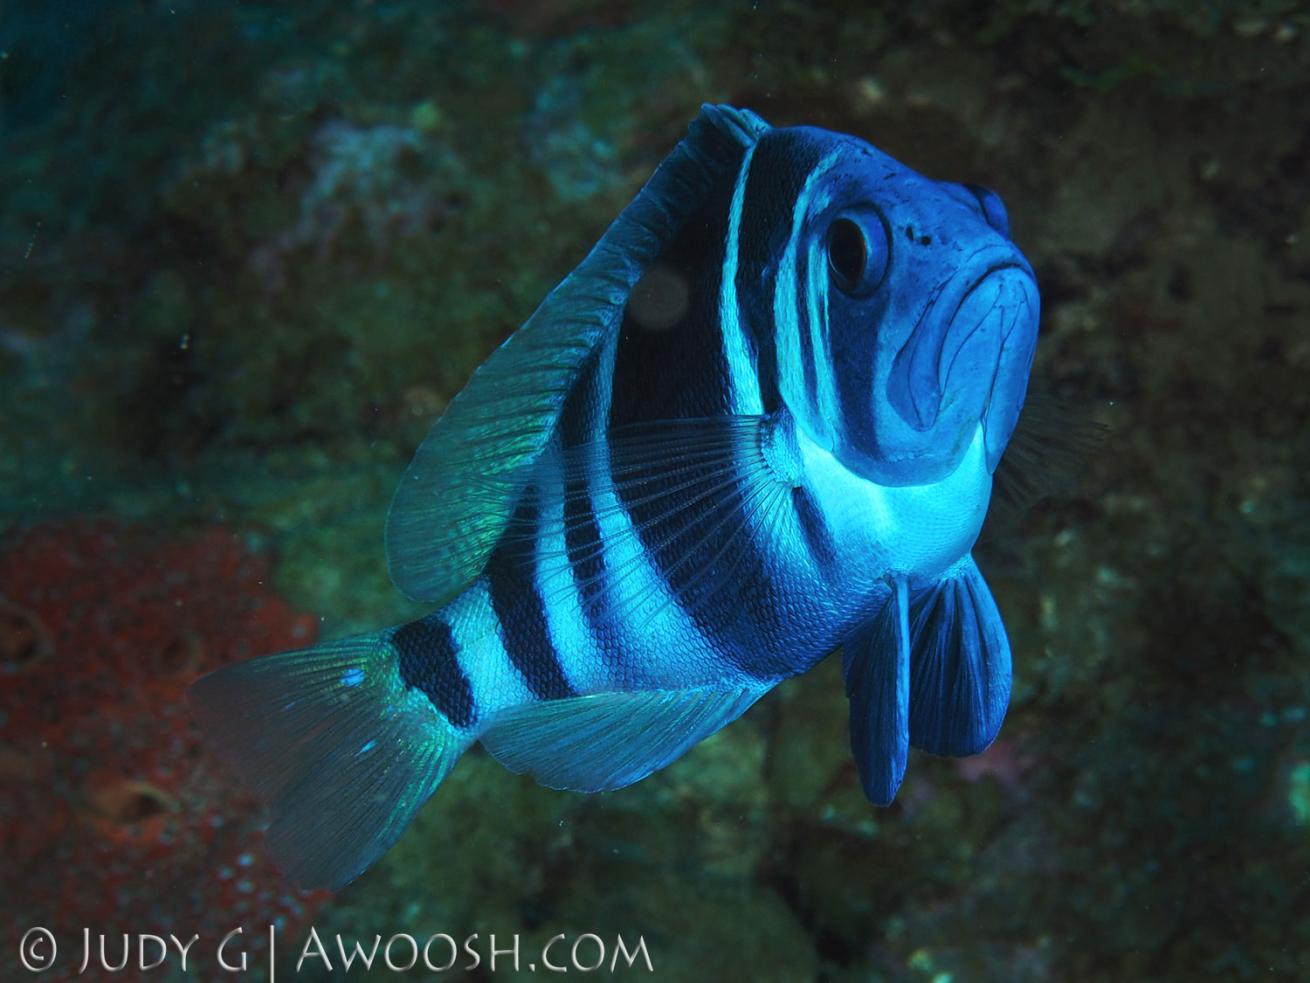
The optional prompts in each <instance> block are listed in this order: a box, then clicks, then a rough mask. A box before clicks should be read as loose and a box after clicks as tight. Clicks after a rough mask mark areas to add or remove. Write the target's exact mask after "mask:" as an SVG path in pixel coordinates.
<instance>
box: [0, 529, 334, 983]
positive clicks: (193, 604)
mask: <svg viewBox="0 0 1310 983" xmlns="http://www.w3.org/2000/svg"><path fill="white" fill-rule="evenodd" d="M268 572H269V571H268V563H267V561H266V560H265V559H264V558H261V557H258V556H255V555H253V554H251V553H250V552H248V551H247V550H246V549H245V548H243V546H242V545H241V543H240V541H239V539H238V538H237V537H236V536H235V535H234V534H233V533H231V532H229V531H225V530H221V529H214V530H209V531H203V532H198V533H192V534H188V535H185V536H181V537H178V538H169V537H166V536H163V535H160V534H159V533H156V532H152V531H146V530H142V529H140V528H134V527H131V526H125V525H122V524H121V523H117V522H110V521H94V520H77V521H69V522H63V523H57V524H47V525H41V526H37V527H34V528H31V529H26V530H24V531H22V532H20V533H18V534H16V535H14V536H11V537H10V538H9V539H8V540H7V541H6V542H5V543H4V544H3V547H2V548H0V646H3V648H2V649H0V658H2V659H3V663H2V665H0V838H3V841H4V843H5V864H4V867H3V870H2V871H0V891H3V894H4V897H5V898H6V899H7V901H8V902H9V904H7V905H6V910H5V911H4V912H3V921H2V923H0V924H2V926H3V927H2V928H0V931H4V932H5V933H6V934H7V935H11V936H12V937H13V938H15V939H17V937H18V936H19V935H20V934H21V933H22V931H24V930H25V929H26V928H27V927H29V926H30V925H43V926H46V927H48V928H50V929H51V930H52V931H55V932H57V933H59V935H60V937H62V938H63V939H64V940H65V942H66V943H67V945H68V947H69V948H71V947H72V941H71V940H73V939H75V938H77V936H78V933H80V932H81V930H82V928H83V927H84V926H90V927H92V928H93V929H94V930H95V931H103V932H106V933H111V937H113V936H112V933H119V932H130V933H138V932H142V931H149V932H151V933H154V934H158V935H163V936H166V935H167V934H168V933H169V932H176V933H178V934H179V935H180V936H181V937H182V938H184V939H185V938H187V937H189V936H190V935H191V934H192V933H199V934H200V935H201V936H202V938H205V939H206V943H205V946H203V947H198V948H197V950H196V952H195V954H194V959H193V964H194V965H196V966H197V968H198V970H199V971H201V972H212V971H214V967H213V964H212V958H213V951H214V945H215V943H216V942H217V940H218V939H219V938H221V937H222V935H223V934H225V933H226V932H227V931H229V930H230V929H231V928H234V927H236V926H237V925H243V924H244V925H246V926H247V931H250V932H251V933H252V939H251V942H250V944H249V946H247V947H246V948H247V949H248V951H250V952H252V953H256V952H258V950H259V948H260V947H261V946H262V945H264V944H266V943H265V941H264V938H263V936H262V935H261V934H259V933H260V932H261V930H262V929H263V927H264V926H265V925H268V924H270V923H276V924H278V925H282V926H285V927H286V928H287V929H288V930H299V929H300V928H301V927H302V926H304V925H306V924H307V923H308V921H309V920H310V918H311V917H312V916H313V913H314V912H315V911H316V910H317V909H318V908H319V906H320V905H321V904H322V902H323V901H324V900H325V899H326V894H325V893H324V892H316V893H305V892H300V891H297V890H295V889H294V888H292V887H291V886H289V885H287V884H286V883H285V882H284V881H283V880H282V878H281V877H280V875H279V874H278V873H277V872H276V870H274V868H273V867H272V865H271V864H270V863H269V861H268V860H267V858H266V857H265V856H264V855H263V853H262V850H261V846H260V838H261V836H262V833H261V826H260V821H261V815H260V811H259V809H258V807H257V805H256V804H255V802H254V801H253V800H252V799H251V798H249V796H247V795H245V794H244V793H242V792H241V791H240V789H239V788H237V787H236V786H234V784H233V780H232V775H231V774H230V773H229V772H228V771H227V770H226V769H225V768H223V767H220V766H218V765H217V763H216V762H213V761H212V760H210V759H209V758H208V757H206V756H204V755H202V753H201V748H200V745H199V735H198V733H197V732H196V728H195V725H194V724H193V723H192V721H191V719H190V716H189V714H188V712H187V708H186V705H185V702H184V699H183V693H184V690H185V687H186V685H187V684H188V683H189V682H190V681H191V680H193V679H195V678H196V676H198V675H199V674H201V673H203V672H205V671H206V670H208V669H212V668H216V667H217V666H219V665H222V664H223V663H225V662H228V661H231V660H233V659H239V658H245V657H247V656H249V655H252V654H254V653H257V652H261V651H265V650H269V649H273V650H275V649H281V648H288V647H294V646H297V645H302V644H305V643H307V642H309V641H310V640H312V638H313V635H314V632H315V629H316V624H315V622H314V619H312V618H310V617H308V616H306V615H300V614H296V613H295V612H294V611H292V609H291V608H290V607H289V606H288V605H287V604H286V603H285V602H284V601H283V600H281V599H280V598H279V597H277V596H276V595H275V594H272V593H271V592H270V591H269V590H268V588H267V587H265V586H264V581H265V580H266V579H267V577H268ZM117 944H118V943H117V941H116V940H115V943H114V945H111V946H110V948H109V952H110V953H111V956H110V958H111V960H113V961H117V960H118V958H119V955H118V950H117V949H116V948H115V946H116V945H117ZM202 948H203V951H201V950H202ZM74 968H75V967H74V965H63V966H61V967H60V972H64V973H67V976H65V977H62V978H69V979H71V978H73V976H74ZM130 975H131V970H130V969H129V971H128V973H127V974H124V975H123V976H122V977H120V978H129V976H130ZM132 978H135V977H132Z"/></svg>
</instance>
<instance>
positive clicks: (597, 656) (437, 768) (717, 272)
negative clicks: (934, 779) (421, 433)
mask: <svg viewBox="0 0 1310 983" xmlns="http://www.w3.org/2000/svg"><path fill="white" fill-rule="evenodd" d="M1037 317H1038V297H1037V290H1036V285H1035V281H1034V279H1033V274H1032V270H1031V268H1030V267H1029V265H1028V263H1027V261H1026V260H1025V259H1024V257H1023V256H1022V254H1021V253H1020V252H1019V251H1018V249H1017V248H1016V247H1015V246H1014V244H1013V243H1012V242H1011V241H1010V239H1009V231H1008V225H1007V219H1006V216H1005V211H1004V208H1003V207H1002V205H1001V203H1000V201H999V199H998V198H996V196H995V195H993V194H991V193H990V192H987V191H985V190H983V189H979V188H972V187H968V186H964V185H958V184H946V183H940V182H937V181H933V180H929V179H927V178H925V177H922V176H920V175H918V174H916V173H915V172H913V171H911V170H909V169H908V168H906V167H905V166H903V165H901V164H899V163H897V162H896V161H895V160H892V159H891V158H890V157H888V156H886V155H885V154H882V153H880V152H879V151H878V150H876V149H874V148H873V147H871V146H869V145H868V144H866V143H864V142H862V141H860V140H857V139H854V138H852V137H848V136H842V135H838V134H834V133H830V132H826V131H824V130H819V129H812V128H791V129H781V128H779V129H774V128H771V127H770V126H768V125H767V124H766V123H765V122H764V121H763V120H761V119H760V118H759V117H758V116H756V115H755V114H753V113H750V112H747V111H741V110H736V109H732V108H730V107H724V106H717V107H716V106H706V107H704V109H703V110H702V112H701V115H700V116H699V117H698V118H697V119H696V120H695V121H694V122H693V123H692V125H691V127H690V129H689V132H688V135H687V137H686V138H685V139H684V140H683V141H682V143H680V144H679V145H678V146H677V147H676V148H675V149H674V150H673V152H672V153H671V154H670V155H669V157H668V158H666V159H665V161H664V162H663V163H662V164H661V165H660V167H659V168H658V169H657V170H656V172H655V174H654V175H653V176H652V177H651V179H650V181H649V182H648V183H647V184H646V186H645V187H644V188H643V189H642V191H641V192H640V193H639V194H638V195H637V197H636V198H635V199H634V200H633V201H632V202H631V203H630V204H629V205H628V207H627V208H626V209H624V211H623V212H622V213H621V214H620V215H619V217H618V218H617V219H616V220H615V222H614V223H613V224H612V225H611V226H610V228H609V229H608V231H607V232H606V233H605V235H604V236H603V237H602V238H601V240H600V242H599V243H598V244H597V245H596V246H595V247H594V248H593V249H592V251H591V252H590V254H589V255H588V256H587V257H586V258H585V259H584V260H583V262H582V263H581V264H580V265H579V266H578V267H577V269H576V270H574V271H573V273H572V274H570V275H569V276H568V277H567V278H566V279H565V280H564V281H563V282H562V283H560V285H559V286H557V287H556V288H555V290H554V291H552V292H551V293H550V295H549V296H548V297H547V298H546V299H545V301H544V302H543V303H542V304H541V306H540V307H539V308H538V310H537V311H536V312H535V313H534V314H533V316H532V317H531V318H530V319H529V320H528V321H527V322H526V323H525V324H524V325H523V326H522V327H521V328H520V329H519V331H517V332H516V333H515V334H514V335H513V336H512V337H511V338H510V339H509V340H508V341H506V342H505V344H504V345H502V346H501V347H500V348H499V349H498V350H497V351H496V352H494V353H493V354H492V355H491V357H490V358H489V359H488V360H487V361H486V362H485V363H484V364H483V365H482V366H481V367H480V368H479V369H478V370H477V371H476V372H475V373H474V375H473V377H472V379H471V381H470V382H469V384H468V385H467V386H466V387H465V389H464V390H463V391H462V392H461V393H460V394H459V395H458V396H457V397H456V398H455V399H454V400H453V401H452V403H451V404H450V406H449V407H448V408H447V410H446V412H445V414H444V415H443V416H442V417H441V419H440V420H438V422H437V423H436V424H435V426H434V427H433V429H432V431H431V433H430V434H429V435H428V437H427V438H426V440H425V441H424V443H423V444H422V445H421V446H420V447H419V449H418V451H417V453H416V454H415V457H414V460H413V462H412V463H411V464H410V466H409V469H408V470H407V472H406V473H405V475H404V477H403V479H402V481H401V483H400V486H399V488H398V490H397V492H396V495H395V499H394V501H393V503H392V506H391V511H390V514H389V517H388V520H387V530H386V534H387V559H388V564H389V569H390V573H391V576H392V578H393V580H394V581H395V583H396V584H397V585H398V586H399V587H400V589H401V590H402V591H403V592H404V593H405V594H406V595H408V596H409V597H411V598H414V599H417V600H422V601H426V602H429V603H430V604H431V605H432V607H433V609H434V610H433V613H432V614H430V615H428V616H427V617H424V618H422V619H420V620H418V621H415V622H413V623H411V624H406V625H401V626H399V627H396V628H389V629H386V630H383V631H380V632H377V633H375V634H370V635H366V636H362V637H356V638H350V639H346V640H343V641H337V642H329V643H327V644H325V645H321V646H318V647H316V648H313V649H310V650H306V651H300V652H290V653H284V654H281V655H273V656H268V657H265V658H261V659H255V660H253V661H250V662H247V663H243V664H239V665H236V666H232V667H228V668H225V669H222V670H219V671H218V672H217V673H214V674H213V675H210V676H207V677H205V678H204V679H202V680H200V681H199V682H198V683H196V685H195V686H194V688H193V690H192V693H191V698H192V704H193V707H194V710H195V714H196V716H197V718H198V720H199V721H200V723H201V725H202V727H203V729H204V730H205V731H206V732H207V734H208V735H209V736H210V737H211V739H212V740H213V742H214V744H215V745H216V746H217V747H218V748H219V749H220V750H222V751H223V752H225V753H227V754H228V755H230V756H231V758H232V759H233V760H234V761H235V763H236V766H237V767H238V769H239V770H240V772H241V773H242V775H243V777H244V778H245V780H246V781H247V782H248V783H249V784H250V785H251V786H252V787H253V788H254V790H255V791H256V792H258V793H259V794H260V795H261V796H263V797H264V798H265V799H266V800H267V801H268V802H269V803H270V804H271V808H272V814H273V822H272V826H271V829H270V833H269V842H270V846H271V849H272V851H273V853H274V856H275V857H276V858H277V859H278V860H279V862H280V863H281V864H282V866H283V867H284V869H285V870H286V871H287V872H288V873H289V874H290V875H291V876H293V877H294V878H296V879H297V880H299V881H300V882H302V883H304V884H306V885H329V886H333V887H336V886H340V885H342V884H344V883H346V882H348V881H349V880H351V879H352V878H354V877H355V876H357V875H358V874H359V873H360V872H361V871H362V870H364V869H365V868H366V867H367V866H368V865H369V864H370V863H372V862H373V861H374V860H376V859H377V858H378V857H379V856H380V855H381V854H382V853H383V852H384V851H385V850H387V848H388V847H390V845H391V844H392V843H393V842H394V841H395V840H396V838H397V837H398V836H399V835H400V833H401V831H402V830H403V829H404V828H405V826H406V825H407V823H408V822H409V820H410V819H411V817H412V816H413V815H414V813H415V811H416V810H417V809H418V808H419V806H420V805H422V803H423V802H424V801H425V800H426V799H427V798H428V797H429V796H430V795H431V794H432V793H433V791H434V790H435V789H436V787H437V786H438V785H439V784H440V782H441V781H442V779H443V778H444V777H445V776H446V775H447V773H448V772H449V771H450V769H451V768H452V767H453V766H454V764H455V762H456V760H457V759H458V758H459V756H460V755H461V754H462V753H463V752H464V751H465V750H466V749H468V748H469V747H470V746H471V745H472V744H474V743H475V742H477V741H481V742H482V744H483V746H484V747H485V748H486V749H487V750H488V751H489V752H490V753H491V754H492V755H493V756H495V758H496V759H497V760H499V761H500V762H501V763H502V764H504V765H505V766H506V767H508V768H509V769H511V770H512V771H515V772H526V773H528V774H531V775H532V776H534V777H535V778H536V779H537V781H539V782H541V783H543V784H545V785H547V786H550V787H552V788H560V789H574V790H580V791H586V792H594V791H599V790H603V789H616V788H620V787H622V786H625V785H628V784H631V783H633V782H636V781H639V780H640V779H642V778H644V777H645V776H646V775H649V774H650V773H651V772H653V771H655V770H657V769H659V768H662V767H664V766H665V765H667V764H669V763H670V762H672V761H673V760H675V759H676V758H678V757H679V756H680V755H682V754H683V753H684V752H685V751H687V749H688V748H690V747H691V746H692V745H694V744H696V743H697V742H698V741H700V740H702V739H704V738H705V737H707V736H708V735H710V734H712V733H714V732H715V731H717V730H718V729H719V728H721V727H723V726H724V725H726V724H728V723H729V722H731V721H732V720H734V719H735V718H737V717H738V716H740V715H741V714H742V713H743V712H744V711H745V710H746V709H747V708H748V707H750V706H751V704H753V703H754V702H755V701H756V700H758V699H759V698H760V697H761V696H763V695H764V694H765V693H766V692H768V690H769V689H771V688H772V687H773V686H775V685H777V684H778V683H779V682H780V681H782V680H784V679H786V678H788V677H790V676H794V675H796V674H797V673H801V672H804V671H805V670H807V669H809V668H810V667H811V666H813V665H815V664H816V663H817V662H818V661H820V660H821V659H823V658H824V657H825V656H827V655H829V654H830V653H832V652H834V651H835V650H836V649H838V648H842V650H843V660H844V661H843V665H844V669H845V677H846V687H847V693H848V696H849V699H850V709H851V742H852V749H853V752H854V755H855V759H856V761H857V762H858V765H859V772H860V776H861V781H862V783H863V786H864V789H865V791H866V793H867V795H868V797H869V798H870V800H871V801H873V802H875V803H879V804H885V803H888V802H890V801H891V800H892V798H893V796H894V795H895V794H896V790H897V788H898V786H899V785H900V782H901V779H902V776H903V774H904V771H905V765H906V757H907V751H908V748H909V746H910V745H914V746H917V747H919V748H923V749H926V750H928V751H931V752H934V753H937V754H947V755H964V754H973V753H976V752H978V751H980V750H982V749H983V748H985V747H986V746H987V745H988V744H989V743H990V742H991V741H992V739H993V738H994V737H995V735H996V733H997V730H998V728H999V727H1000V724H1001V719H1002V717H1003V716H1004V713H1005V709H1006V705H1007V703H1008V700H1009V690H1010V672H1011V670H1010V650H1009V645H1008V643H1007V641H1006V636H1005V631H1004V628H1003V626H1002V624H1001V620H1000V617H999V615H998V613H997V610H996V606H995V604H994V602H993V600H992V597H991V594H990V592H989V590H988V588H987V585H986V584H985V583H984V581H983V579H982V577H981V575H980V574H979V572H978V569H977V567H976V566H975V565H974V563H973V560H972V559H971V557H970V549H971V547H972V545H973V542H974V540H975V538H976V537H977V534H978V531H979V528H980V526H981V523H982V520H983V516H984V513H985V512H986V510H987V506H988V500H989V495H990V492H991V486H992V474H993V472H994V471H995V469H996V466H997V463H998V461H999V459H1000V456H1001V453H1002V452H1003V450H1004V449H1005V447H1006V443H1007V441H1008V439H1009V437H1010V434H1011V431H1012V430H1013V428H1014V426H1015V422H1016V419H1017V417H1018V414H1019V410H1020V407H1021V406H1022V403H1023V399H1024V393H1025V388H1026V385H1027V378H1028V371H1029V367H1030V363H1031V360H1032V355H1033V346H1034V343H1035V339H1036V325H1037Z"/></svg>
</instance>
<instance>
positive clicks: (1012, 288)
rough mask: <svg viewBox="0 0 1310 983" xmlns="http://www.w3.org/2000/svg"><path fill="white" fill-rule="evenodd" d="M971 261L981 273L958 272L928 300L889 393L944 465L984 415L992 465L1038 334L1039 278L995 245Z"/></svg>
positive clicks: (1015, 411)
mask: <svg viewBox="0 0 1310 983" xmlns="http://www.w3.org/2000/svg"><path fill="white" fill-rule="evenodd" d="M989 254H990V255H989ZM968 266H969V269H970V270H972V271H977V270H978V268H979V267H980V266H981V267H982V272H981V273H977V272H973V273H966V274H964V275H959V276H955V277H952V278H951V279H950V280H948V281H946V282H945V283H944V284H943V285H942V286H941V287H939V288H938V289H937V291H936V292H935V293H934V295H933V296H932V297H931V298H930V299H929V300H928V302H927V303H926V304H925V305H924V308H923V311H922V312H921V313H920V315H919V319H918V322H917V323H916V324H915V327H914V329H913V331H911V333H910V337H909V339H908V340H907V341H906V342H905V345H904V346H903V347H902V348H901V350H900V351H899V352H898V353H897V354H896V357H895V359H894V360H893V363H892V370H891V374H890V376H889V378H888V393H887V395H888V402H889V403H890V404H891V406H892V408H893V409H894V410H895V411H896V414H897V415H898V416H899V417H901V419H902V420H903V421H904V423H905V424H906V425H908V427H909V428H910V429H911V430H912V431H914V432H917V433H919V434H921V435H923V437H925V438H927V437H929V436H930V435H931V438H932V439H931V440H930V441H925V442H924V443H925V444H926V445H928V446H924V447H923V453H924V455H925V456H929V457H937V456H938V454H939V453H944V455H945V458H949V460H946V459H943V460H942V462H941V463H942V466H943V467H946V466H947V465H948V464H950V463H953V462H954V460H955V458H957V457H958V455H959V454H960V453H962V452H963V450H964V445H963V442H962V441H963V440H964V435H965V434H966V433H972V432H973V427H974V426H975V425H976V424H977V423H978V422H979V421H980V420H981V422H982V425H983V430H984V436H985V441H986V451H987V455H986V456H987V467H988V470H989V471H994V470H995V468H996V464H997V463H998V462H999V460H1000V456H1001V453H1002V452H1003V451H1004V450H1005V445H1006V443H1007V442H1008V441H1009V439H1010V434H1011V432H1012V431H1013V430H1014V425H1015V423H1016V422H1017V420H1018V417H1019V409H1020V408H1021V407H1022V405H1023V395H1024V391H1025V389H1026V387H1027V382H1028V370H1029V368H1030V367H1031V364H1032V356H1033V349H1034V346H1035V343H1036V336H1037V330H1036V327H1037V316H1038V303H1039V301H1038V296H1037V282H1036V280H1035V278H1034V277H1033V272H1032V268H1031V267H1030V266H1029V265H1028V263H1027V261H1026V260H1024V259H1023V257H1022V256H1021V255H1019V254H1017V253H1016V252H1015V251H1014V250H1013V249H989V250H987V252H986V253H980V254H978V255H976V256H975V257H972V258H971V261H970V262H969V264H968ZM938 431H940V432H938ZM918 442H919V441H917V440H916V441H915V443H918ZM957 444H958V445H959V446H956V445H957ZM939 448H940V450H938V449H939Z"/></svg>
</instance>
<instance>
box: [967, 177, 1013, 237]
mask: <svg viewBox="0 0 1310 983" xmlns="http://www.w3.org/2000/svg"><path fill="white" fill-rule="evenodd" d="M965 187H966V188H968V189H969V191H970V192H972V193H973V196H974V197H975V198H977V199H978V207H979V208H981V209H982V213H983V218H985V219H986V220H987V224H988V225H990V226H991V227H992V228H993V229H995V230H996V231H997V232H999V233H1000V234H1001V235H1003V236H1005V238H1007V239H1008V238H1010V215H1009V213H1008V212H1007V211H1006V210H1005V202H1003V201H1001V196H1000V195H998V194H997V193H996V192H995V191H992V190H991V189H990V188H984V187H983V186H982V185H980V184H966V185H965Z"/></svg>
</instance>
